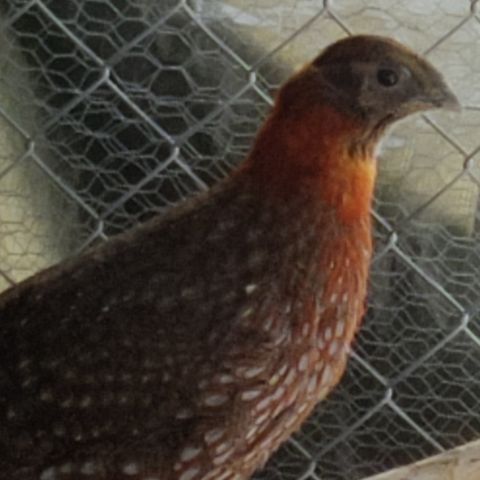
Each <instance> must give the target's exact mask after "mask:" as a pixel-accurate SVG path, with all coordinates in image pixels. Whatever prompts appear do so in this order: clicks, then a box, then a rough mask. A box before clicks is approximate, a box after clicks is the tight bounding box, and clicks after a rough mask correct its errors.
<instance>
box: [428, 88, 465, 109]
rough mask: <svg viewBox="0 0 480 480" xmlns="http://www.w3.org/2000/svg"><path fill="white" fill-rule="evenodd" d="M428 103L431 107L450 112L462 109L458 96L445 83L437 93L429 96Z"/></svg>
mask: <svg viewBox="0 0 480 480" xmlns="http://www.w3.org/2000/svg"><path fill="white" fill-rule="evenodd" d="M429 103H430V104H431V105H432V106H433V108H442V109H444V110H449V111H451V112H460V111H461V110H462V106H461V105H460V102H459V101H458V98H457V97H456V95H455V94H454V93H453V92H452V91H451V90H450V89H449V88H448V87H447V86H446V85H443V86H442V88H441V89H440V90H439V91H438V93H436V94H434V95H432V96H431V98H430V101H429Z"/></svg>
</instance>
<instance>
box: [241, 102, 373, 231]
mask: <svg viewBox="0 0 480 480" xmlns="http://www.w3.org/2000/svg"><path fill="white" fill-rule="evenodd" d="M362 133H363V131H362V128H361V125H360V124H359V122H358V121H357V122H354V121H352V119H350V118H348V117H346V116H345V115H343V114H342V113H340V112H338V111H336V110H335V109H334V108H332V107H330V106H328V105H313V106H308V107H307V108H303V109H301V110H296V111H294V112H291V111H288V109H286V108H285V107H283V108H282V107H276V108H275V109H274V111H273V112H272V114H271V116H270V117H269V119H268V120H267V122H266V123H265V124H264V126H263V128H262V129H261V131H260V133H259V136H258V138H257V141H256V143H255V147H254V149H253V151H252V153H251V155H250V157H249V159H248V160H247V162H246V163H245V165H244V169H246V170H250V171H252V173H254V174H253V175H252V178H255V179H256V181H257V182H259V188H261V189H262V190H263V191H264V192H265V193H266V194H267V193H271V194H274V195H279V196H281V197H288V196H289V195H291V194H294V193H295V192H296V191H297V192H298V190H299V189H307V190H308V191H310V192H311V193H312V194H313V195H315V196H318V197H319V198H321V200H322V201H323V202H325V203H326V204H328V205H330V206H332V207H334V208H335V209H336V211H337V213H338V216H339V218H340V219H341V220H342V221H343V222H344V223H347V224H348V223H351V222H354V221H355V220H357V219H359V218H362V217H363V216H365V215H369V210H370V205H371V200H372V195H373V188H374V181H375V176H376V161H375V154H374V150H375V142H373V141H372V142H371V144H367V145H363V147H362V148H360V147H358V148H355V145H356V144H355V139H361V138H362Z"/></svg>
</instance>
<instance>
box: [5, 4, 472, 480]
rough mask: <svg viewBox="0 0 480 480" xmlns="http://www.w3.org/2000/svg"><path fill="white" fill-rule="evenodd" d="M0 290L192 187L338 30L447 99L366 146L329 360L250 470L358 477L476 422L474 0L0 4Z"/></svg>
mask: <svg viewBox="0 0 480 480" xmlns="http://www.w3.org/2000/svg"><path fill="white" fill-rule="evenodd" d="M0 12H1V15H0V37H1V38H0V40H1V41H0V64H1V68H0V72H1V73H0V145H1V147H2V148H1V149H0V151H1V152H2V153H1V154H0V216H1V221H0V237H1V239H0V270H1V271H0V273H1V276H2V279H3V282H4V285H3V286H7V285H9V284H11V283H15V282H17V281H19V280H21V279H22V278H24V277H26V276H28V275H30V274H32V273H34V272H35V271H37V270H39V269H41V268H44V267H46V266H48V265H50V264H52V263H55V262H57V261H59V260H61V259H62V258H65V257H66V256H69V255H71V254H73V253H75V252H78V251H81V250H83V249H85V248H87V247H88V246H90V245H92V244H94V243H95V242H98V241H103V240H107V239H108V237H109V236H111V235H113V234H115V233H117V232H120V231H123V230H125V229H127V228H130V227H131V226H133V225H135V224H137V223H138V222H141V221H143V220H145V219H146V218H148V217H150V216H151V215H153V214H154V213H157V212H158V211H162V210H165V209H167V208H169V207H170V206H172V205H174V204H175V203H176V202H178V201H179V200H181V199H182V198H184V197H186V196H188V195H190V194H192V193H194V192H196V191H199V190H202V189H205V188H208V186H210V185H212V184H213V183H215V182H216V181H218V180H219V179H220V178H222V177H224V176H225V175H226V174H227V173H228V172H229V171H230V169H231V168H232V166H233V165H235V164H236V163H237V162H238V161H240V160H241V159H242V158H243V157H244V156H245V154H246V153H247V152H248V149H249V147H250V145H251V143H252V138H253V135H254V133H255V131H256V129H257V128H258V125H259V123H260V122H261V120H262V118H264V116H265V114H266V113H267V112H268V109H269V107H270V106H271V104H272V95H273V92H274V91H275V89H276V87H277V86H278V85H279V83H280V82H281V81H282V80H283V79H285V77H286V76H287V75H288V73H289V72H290V71H291V70H292V69H293V68H294V67H296V66H297V65H299V64H300V63H302V62H304V61H306V60H308V59H309V58H311V57H312V56H313V55H316V54H317V53H318V50H319V49H321V48H322V47H323V46H325V45H327V44H328V43H330V42H332V41H334V40H336V39H338V38H341V37H343V36H345V35H348V34H351V33H360V32H370V33H381V34H385V35H390V36H395V37H396V38H397V39H399V40H401V41H404V42H405V43H407V44H410V45H411V46H412V47H413V48H415V49H417V50H418V51H421V52H423V53H425V54H426V55H427V56H428V57H429V58H430V59H431V61H432V62H433V63H435V64H436V65H437V66H439V68H440V69H441V70H442V71H443V72H444V73H445V75H446V77H447V78H448V80H449V83H450V84H451V85H452V86H453V89H454V90H455V91H456V93H457V94H458V95H459V97H460V99H461V100H462V103H463V104H464V106H465V108H464V112H463V114H462V115H461V116H459V117H455V118H454V117H452V116H451V115H450V114H445V113H435V114H429V115H427V116H423V117H419V118H416V119H411V120H409V121H408V122H405V123H403V124H402V125H400V126H398V127H397V128H396V129H395V130H394V132H393V133H392V135H391V136H390V138H389V140H388V141H387V142H386V143H385V146H384V149H383V151H382V153H381V161H380V176H379V185H378V189H377V194H376V201H375V211H374V217H375V220H376V256H375V259H374V262H373V266H372V278H371V288H370V297H369V309H368V314H367V316H366V319H365V324H364V327H363V329H362V331H361V333H360V335H359V337H358V341H357V343H356V346H355V350H354V353H353V356H352V359H351V361H350V364H349V369H348V372H347V374H346V376H345V378H344V379H343V381H342V383H341V385H340V386H339V388H338V389H337V390H336V391H335V393H334V394H333V395H331V396H330V398H329V399H328V400H327V401H326V402H324V403H322V404H321V405H319V407H318V408H317V410H316V412H315V414H314V415H313V416H312V417H311V418H310V420H309V421H308V422H307V424H306V425H305V426H304V428H303V429H302V430H301V431H300V432H299V433H298V434H297V435H295V436H294V437H293V438H292V439H291V440H290V441H289V442H287V444H286V445H285V446H284V447H283V448H281V450H280V451H279V452H278V453H277V454H276V455H275V457H274V458H273V459H272V460H271V461H270V462H269V464H268V465H267V467H266V469H265V470H264V471H263V472H259V473H258V474H257V476H256V478H258V479H280V478H282V479H294V480H300V479H312V480H313V479H316V480H318V479H329V480H337V479H338V480H341V479H342V480H346V479H349V480H351V479H360V478H363V477H364V476H367V475H370V474H373V473H377V472H380V471H384V470H387V469H389V468H392V467H394V466H398V465H401V464H405V463H409V462H411V461H414V460H417V459H420V458H422V457H425V456H427V455H429V454H433V453H435V452H439V451H442V450H443V449H446V448H450V447H453V446H456V445H459V444H462V443H464V442H466V441H469V440H471V439H473V438H476V437H478V436H479V435H480V407H479V404H478V400H477V399H478V398H479V397H480V313H479V308H480V295H479V292H480V274H479V273H478V272H479V271H480V270H479V269H480V242H479V241H478V240H479V236H480V214H479V211H478V208H477V198H478V190H479V187H480V138H479V136H478V134H477V133H476V132H477V131H478V128H479V125H480V89H478V88H477V85H480V55H479V53H480V47H478V45H479V40H480V13H479V11H478V5H477V1H476V0H471V1H467V0H461V1H454V0H426V1H421V0H418V1H416V0H409V1H393V0H387V1H384V0H382V1H380V0H361V1H358V0H357V1H354V0H337V1H330V2H329V1H324V2H320V1H315V0H275V1H273V0H261V1H253V0H203V1H202V0H197V1H194V0H192V1H187V0H162V1H160V2H158V1H153V0H119V1H117V0H115V1H113V0H109V1H104V0H102V1H100V0H98V1H97V0H62V1H59V0H30V1H27V0H13V1H12V0H9V1H1V2H0Z"/></svg>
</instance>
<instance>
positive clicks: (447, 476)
mask: <svg viewBox="0 0 480 480" xmlns="http://www.w3.org/2000/svg"><path fill="white" fill-rule="evenodd" d="M363 480H480V440H476V441H474V442H470V443H466V444H465V445H462V446H461V447H458V448H455V449H453V450H448V451H446V452H444V453H441V454H439V455H435V456H433V457H429V458H426V459H424V460H421V461H419V462H415V463H412V464H410V465H407V466H405V467H401V468H397V469H395V470H390V471H388V472H385V473H381V474H380V475H375V476H373V477H368V478H365V479H363Z"/></svg>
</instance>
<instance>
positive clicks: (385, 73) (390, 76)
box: [377, 68, 398, 87]
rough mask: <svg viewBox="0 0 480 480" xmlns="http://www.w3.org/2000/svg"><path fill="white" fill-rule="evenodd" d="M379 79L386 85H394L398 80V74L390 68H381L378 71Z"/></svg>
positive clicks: (379, 81)
mask: <svg viewBox="0 0 480 480" xmlns="http://www.w3.org/2000/svg"><path fill="white" fill-rule="evenodd" d="M377 80H378V83H379V84H380V85H383V86H384V87H393V85H395V84H396V83H397V82H398V74H397V72H395V71H394V70H390V69H389V68H381V69H380V70H378V72H377Z"/></svg>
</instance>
